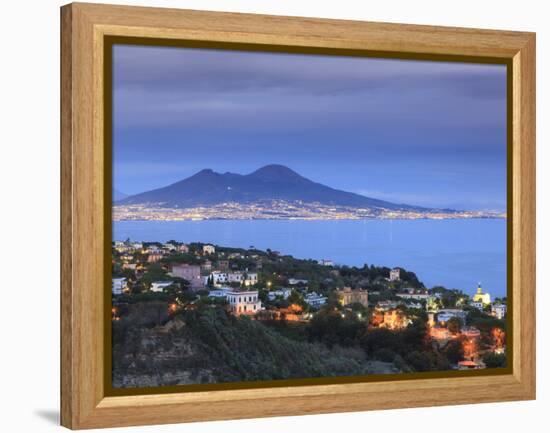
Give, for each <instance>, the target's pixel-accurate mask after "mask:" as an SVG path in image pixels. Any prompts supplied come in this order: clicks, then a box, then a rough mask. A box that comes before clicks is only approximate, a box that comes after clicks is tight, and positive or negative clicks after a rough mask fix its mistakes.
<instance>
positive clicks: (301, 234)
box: [113, 219, 506, 296]
mask: <svg viewBox="0 0 550 433" xmlns="http://www.w3.org/2000/svg"><path fill="white" fill-rule="evenodd" d="M127 238H130V239H132V240H135V241H158V242H165V241H168V240H170V239H174V240H177V241H180V242H208V243H213V244H217V245H221V246H227V247H240V248H249V247H250V246H254V247H256V248H259V249H262V250H265V249H267V248H270V249H272V250H276V251H280V252H281V253H282V254H290V255H292V256H294V257H297V258H303V259H306V258H307V259H330V260H333V261H334V262H335V263H336V264H341V265H344V264H345V265H350V266H362V265H363V264H365V263H368V264H369V265H370V264H374V265H378V266H388V267H395V266H400V267H403V268H405V269H407V270H408V271H413V272H415V273H416V275H417V276H418V278H419V279H420V280H421V281H422V282H423V283H424V284H425V285H426V286H427V287H433V286H435V285H442V286H445V287H447V288H457V289H461V290H463V291H464V292H465V293H468V294H473V293H474V292H475V288H476V286H477V284H478V282H481V284H482V286H483V288H484V290H485V291H488V292H489V293H491V295H492V296H505V293H506V220H505V219H447V220H431V219H422V220H328V221H327V220H319V221H303V220H206V221H116V222H114V223H113V239H114V240H124V239H127Z"/></svg>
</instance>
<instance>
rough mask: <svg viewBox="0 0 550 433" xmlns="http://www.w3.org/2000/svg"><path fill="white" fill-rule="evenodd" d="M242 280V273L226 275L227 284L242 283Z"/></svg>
mask: <svg viewBox="0 0 550 433" xmlns="http://www.w3.org/2000/svg"><path fill="white" fill-rule="evenodd" d="M243 280H244V275H243V273H242V272H230V273H229V274H227V282H228V283H242V282H243Z"/></svg>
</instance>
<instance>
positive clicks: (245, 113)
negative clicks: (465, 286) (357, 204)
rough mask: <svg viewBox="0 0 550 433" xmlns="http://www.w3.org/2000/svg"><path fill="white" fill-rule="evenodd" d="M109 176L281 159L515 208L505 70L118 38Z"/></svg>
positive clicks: (405, 198)
mask: <svg viewBox="0 0 550 433" xmlns="http://www.w3.org/2000/svg"><path fill="white" fill-rule="evenodd" d="M113 53H114V54H113V56H114V58H113V78H114V80H113V104H114V107H113V113H114V123H113V133H114V137H113V179H114V187H115V188H116V189H118V190H120V191H122V192H124V193H126V194H133V193H138V192H142V191H145V190H149V189H153V188H157V187H161V186H165V185H167V184H170V183H173V182H176V181H178V180H181V179H183V178H185V177H188V176H190V175H192V174H194V173H196V172H197V171H199V170H201V169H203V168H211V169H213V170H215V171H219V172H226V171H230V172H234V173H242V174H245V173H249V172H252V171H254V170H255V169H257V168H259V167H261V166H263V165H266V164H273V163H277V164H283V165H286V166H288V167H290V168H292V169H293V170H295V171H297V172H298V173H300V174H302V175H303V176H305V177H308V178H310V179H311V180H314V181H317V182H321V183H324V184H326V185H328V186H331V187H334V188H339V189H343V190H346V191H352V192H356V193H359V194H364V195H367V196H370V197H375V198H380V199H384V200H389V201H393V202H399V203H408V204H417V205H423V206H433V207H452V208H456V209H484V210H488V209H491V210H504V209H505V206H506V67H505V66H502V65H474V64H465V63H443V62H425V61H409V60H382V59H369V58H351V57H332V56H312V55H296V54H273V53H251V52H237V51H220V50H205V49H189V48H159V47H140V46H130V45H117V46H115V47H114V49H113Z"/></svg>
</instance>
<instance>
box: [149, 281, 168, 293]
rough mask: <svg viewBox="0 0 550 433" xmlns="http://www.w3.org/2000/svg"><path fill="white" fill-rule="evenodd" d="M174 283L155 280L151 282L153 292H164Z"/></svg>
mask: <svg viewBox="0 0 550 433" xmlns="http://www.w3.org/2000/svg"><path fill="white" fill-rule="evenodd" d="M172 284H174V282H173V281H153V282H152V283H151V289H150V290H151V292H162V291H164V289H165V288H166V287H169V286H171V285H172Z"/></svg>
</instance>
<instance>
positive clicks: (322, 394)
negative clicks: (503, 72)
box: [61, 3, 535, 429]
mask: <svg viewBox="0 0 550 433" xmlns="http://www.w3.org/2000/svg"><path fill="white" fill-rule="evenodd" d="M113 38H114V40H116V38H138V39H140V40H143V39H150V40H155V41H164V43H165V44H167V45H170V44H177V43H178V41H185V42H186V43H187V44H188V46H189V45H191V46H193V45H196V46H202V45H201V44H217V45H220V46H227V47H241V48H242V47H245V48H246V49H251V50H255V49H258V50H268V51H279V52H293V51H299V52H304V53H307V52H313V53H324V52H330V53H332V54H338V53H342V54H344V53H348V54H349V53H352V54H353V55H362V56H378V57H384V58H385V57H387V58H418V59H435V60H438V59H444V58H455V59H463V60H464V61H471V62H476V61H483V62H497V63H502V64H506V65H507V66H508V86H509V88H508V89H509V90H508V104H509V110H508V141H509V153H508V164H509V165H508V180H507V182H508V190H509V191H508V192H509V196H508V197H509V203H508V212H509V219H508V238H509V239H508V246H509V248H508V254H509V257H508V282H509V283H508V284H509V288H508V296H509V301H508V302H509V306H508V308H509V316H510V320H511V323H512V324H513V326H512V327H511V329H512V333H511V335H509V344H510V345H511V359H512V362H511V365H509V366H508V369H507V370H506V371H505V372H504V374H487V373H485V374H476V375H459V376H453V377H437V376H433V377H430V376H422V377H419V378H414V379H413V378H410V377H405V378H403V379H402V380H395V378H389V377H388V378H381V379H380V378H379V379H377V380H373V381H363V382H360V381H353V380H349V381H346V382H341V383H332V382H330V381H329V382H326V383H312V384H305V385H304V384H302V385H301V386H292V384H284V386H271V387H262V386H257V387H243V388H241V389H235V388H233V389H231V388H230V387H227V388H226V389H204V390H200V389H197V390H193V391H192V392H163V393H156V394H155V393H152V394H151V393H146V394H145V393H142V394H141V395H140V394H138V393H136V394H135V395H114V394H112V393H110V392H109V389H108V386H106V383H107V382H108V381H107V379H106V378H109V377H110V371H109V370H108V368H107V366H108V365H109V364H108V363H106V361H105V358H106V356H107V354H106V348H105V335H106V334H105V332H106V326H107V324H108V323H109V321H110V315H109V309H106V308H108V307H109V304H108V302H107V299H106V292H105V290H104V287H105V283H106V281H105V280H106V278H105V276H106V275H107V276H109V272H110V270H109V269H107V267H106V260H105V257H106V252H107V251H110V242H111V239H110V228H108V227H110V224H111V220H110V206H111V203H110V198H111V188H112V186H111V183H110V175H109V174H108V173H107V171H108V170H106V167H109V166H110V161H111V159H110V158H111V156H110V155H109V154H108V152H106V151H105V142H106V141H108V138H109V133H110V131H108V128H106V127H105V118H106V117H107V116H110V113H111V111H110V110H111V108H110V105H109V99H108V98H109V97H108V96H106V95H107V93H106V92H105V83H104V77H105V75H104V70H105V67H106V66H108V64H109V62H110V60H109V59H107V58H106V52H107V51H106V48H107V47H108V46H109V43H108V41H109V40H110V39H111V40H113ZM61 197H62V203H61V424H62V425H63V426H65V427H68V428H71V429H82V428H101V427H114V426H130V425H146V424H162V423H178V422H191V421H206V420H222V419H239V418H253V417H270V416H288V415H301V414H315V413H333V412H348V411H364V410H377V409H391V408H404V407H421V406H438V405H450V404H467V403H480V402H496V401H512V400H528V399H534V398H535V34H534V33H526V32H513V31H496V30H478V29H464V28H450V27H434V26H419V25H405V24H387V23H371V22H359V21H343V20H328V19H314V18H296V17H293V18H290V17H280V16H267V15H249V14H236V13H218V12H203V11H194V10H177V9H161V8H144V7H128V6H115V5H99V4H86V3H73V4H69V5H66V6H63V7H62V8H61ZM107 202H108V204H106V203H107ZM106 206H108V208H109V212H106V210H105V209H106ZM107 234H109V236H107ZM107 238H108V241H106V239H107ZM107 242H108V244H107ZM109 280H110V276H109ZM109 302H110V299H109ZM106 318H107V320H106Z"/></svg>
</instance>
